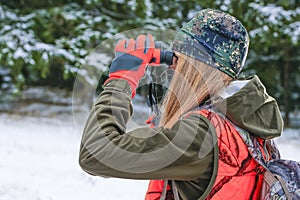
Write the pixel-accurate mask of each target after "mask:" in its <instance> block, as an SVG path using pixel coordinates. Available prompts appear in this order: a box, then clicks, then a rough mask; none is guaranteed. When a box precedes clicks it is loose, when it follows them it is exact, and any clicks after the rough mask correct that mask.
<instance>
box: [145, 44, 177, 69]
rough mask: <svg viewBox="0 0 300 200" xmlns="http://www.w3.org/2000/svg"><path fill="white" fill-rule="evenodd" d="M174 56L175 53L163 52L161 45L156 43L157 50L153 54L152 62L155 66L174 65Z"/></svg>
mask: <svg viewBox="0 0 300 200" xmlns="http://www.w3.org/2000/svg"><path fill="white" fill-rule="evenodd" d="M173 56H174V53H173V52H172V51H162V50H161V43H160V42H155V49H154V53H153V58H152V60H151V62H150V65H151V64H154V65H160V64H167V65H172V64H173Z"/></svg>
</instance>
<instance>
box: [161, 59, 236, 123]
mask: <svg viewBox="0 0 300 200" xmlns="http://www.w3.org/2000/svg"><path fill="white" fill-rule="evenodd" d="M177 55H178V60H177V66H176V69H175V72H174V76H173V78H172V81H171V83H170V86H169V88H168V91H167V94H166V96H165V98H164V100H163V103H162V116H161V119H160V124H159V125H160V126H163V127H165V128H171V127H172V126H173V125H174V124H175V122H176V121H177V120H178V119H179V118H180V117H181V116H182V115H183V114H185V113H186V112H187V111H189V110H191V109H192V108H195V107H196V106H198V105H199V104H200V103H202V102H203V101H205V100H207V99H211V98H212V97H214V96H216V95H217V94H218V93H219V92H220V91H221V90H222V89H223V88H224V87H225V86H227V85H228V84H229V83H230V82H231V81H232V78H231V77H229V76H228V75H226V74H225V73H223V72H221V71H219V70H217V69H215V68H213V67H211V66H209V65H207V64H205V63H203V62H200V61H198V60H195V59H193V58H190V57H188V56H185V55H183V54H180V53H177Z"/></svg>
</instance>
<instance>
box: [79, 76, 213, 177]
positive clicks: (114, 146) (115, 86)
mask: <svg viewBox="0 0 300 200" xmlns="http://www.w3.org/2000/svg"><path fill="white" fill-rule="evenodd" d="M130 96H131V92H130V87H129V85H128V84H127V82H126V81H122V80H113V81H110V82H109V83H107V84H106V85H105V86H104V91H103V92H102V93H101V95H100V96H99V98H98V99H97V101H96V103H95V105H94V106H93V108H92V109H91V112H90V115H89V117H88V119H87V122H86V124H85V128H84V131H83V135H82V141H81V146H80V155H79V163H80V166H81V167H82V169H83V170H85V171H86V172H87V173H89V174H92V175H97V176H104V177H107V176H108V177H119V178H130V179H162V178H166V179H176V180H191V179H196V178H199V177H201V176H202V177H203V175H206V176H208V177H207V178H210V175H211V174H212V171H213V164H214V160H215V158H214V157H215V156H214V153H213V152H214V148H215V143H216V140H215V139H214V137H215V133H214V129H212V128H211V127H209V124H210V123H209V122H208V121H207V119H206V118H204V117H202V116H201V115H197V114H191V115H189V116H188V117H186V118H184V119H181V120H179V121H178V122H177V123H176V124H175V125H174V126H173V127H172V128H171V129H163V128H153V129H152V128H149V127H142V128H137V129H135V130H133V131H130V132H126V124H127V122H128V121H129V119H130V116H131V113H132V107H131V99H130Z"/></svg>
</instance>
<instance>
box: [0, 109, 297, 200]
mask: <svg viewBox="0 0 300 200" xmlns="http://www.w3.org/2000/svg"><path fill="white" fill-rule="evenodd" d="M0 131H1V133H0V159H1V161H0V200H70V199H72V200H117V199H123V200H136V199H143V198H144V194H145V191H146V189H147V184H148V181H136V180H122V179H114V178H98V177H92V176H89V175H87V174H86V173H84V172H83V171H82V170H81V169H80V167H79V165H78V149H79V144H80V136H79V135H78V133H77V131H76V129H75V126H74V122H73V120H72V119H71V118H70V119H68V118H66V119H59V118H58V119H49V118H36V117H20V116H17V115H7V114H2V115H0ZM299 141H300V130H295V129H293V130H292V129H289V130H286V131H285V132H284V134H283V136H282V137H281V138H280V139H278V140H277V142H278V143H279V148H280V150H281V152H282V155H283V157H284V158H288V159H294V160H298V161H300V154H299V152H300V145H299V144H300V143H299Z"/></svg>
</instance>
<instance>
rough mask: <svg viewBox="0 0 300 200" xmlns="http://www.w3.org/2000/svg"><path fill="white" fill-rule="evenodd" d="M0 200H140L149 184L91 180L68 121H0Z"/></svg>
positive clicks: (2, 117)
mask: <svg viewBox="0 0 300 200" xmlns="http://www.w3.org/2000/svg"><path fill="white" fill-rule="evenodd" d="M0 130H1V134H0V157H1V162H0V177H1V179H0V200H21V199H22V200H33V199H39V200H66V199H72V200H83V199H85V200H94V199H95V200H96V199H97V200H101V199H104V200H106V199H112V200H114V199H125V200H132V199H143V198H144V194H145V192H146V189H147V184H148V181H133V180H123V179H115V178H109V179H108V178H99V177H92V176H90V175H88V174H86V173H85V172H83V171H82V170H81V168H80V167H79V165H78V151H79V144H80V138H79V135H78V134H77V133H76V130H75V128H74V125H73V122H72V120H70V119H69V120H66V119H63V120H59V119H46V118H33V117H20V116H16V115H0Z"/></svg>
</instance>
